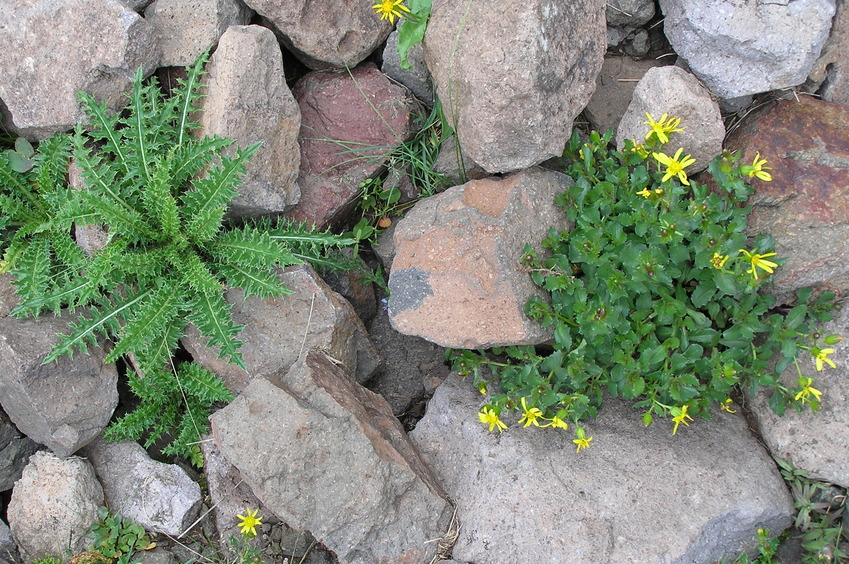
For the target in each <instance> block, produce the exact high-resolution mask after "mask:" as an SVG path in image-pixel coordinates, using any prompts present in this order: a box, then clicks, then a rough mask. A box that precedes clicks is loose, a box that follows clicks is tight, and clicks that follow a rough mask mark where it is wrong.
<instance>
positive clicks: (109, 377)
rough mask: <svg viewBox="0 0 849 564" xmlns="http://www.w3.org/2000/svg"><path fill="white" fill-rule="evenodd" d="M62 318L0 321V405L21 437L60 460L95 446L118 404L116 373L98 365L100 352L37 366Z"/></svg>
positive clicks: (53, 342) (62, 328)
mask: <svg viewBox="0 0 849 564" xmlns="http://www.w3.org/2000/svg"><path fill="white" fill-rule="evenodd" d="M67 318H68V314H65V315H64V316H62V317H58V318H57V317H47V316H45V317H41V318H38V319H17V318H12V317H5V318H2V319H0V404H2V406H3V409H4V410H5V411H6V413H7V414H8V415H9V418H10V419H11V420H12V421H13V422H14V423H15V425H16V426H17V427H18V429H20V430H21V432H23V433H25V434H26V435H27V436H28V437H29V438H30V439H32V440H34V441H35V442H38V443H41V444H43V445H45V446H47V448H49V449H50V450H52V451H53V452H54V453H55V454H56V455H57V456H59V457H61V458H65V457H67V456H70V455H71V454H73V453H74V452H76V451H77V450H78V449H80V448H82V447H83V446H85V445H87V444H88V443H89V442H91V441H92V440H94V438H95V437H96V436H97V435H98V434H100V432H101V431H102V430H103V429H104V428H105V427H106V425H107V424H108V423H109V419H110V418H111V417H112V412H113V411H114V410H115V406H116V405H117V404H118V391H117V384H118V372H117V370H116V368H115V365H114V364H108V365H106V364H103V359H104V357H105V356H106V353H105V352H104V350H103V349H102V347H100V346H94V347H91V346H90V347H89V348H88V352H87V353H86V354H75V355H74V356H73V358H72V357H70V356H67V355H65V356H62V357H60V358H59V359H58V360H56V361H55V362H51V363H50V364H42V361H43V360H44V357H45V356H47V354H48V353H49V352H50V351H51V350H52V349H53V347H54V346H55V345H56V344H57V343H58V342H59V338H58V334H59V333H65V332H67Z"/></svg>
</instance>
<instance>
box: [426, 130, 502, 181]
mask: <svg viewBox="0 0 849 564" xmlns="http://www.w3.org/2000/svg"><path fill="white" fill-rule="evenodd" d="M433 171H434V172H436V173H439V174H441V175H443V176H444V177H445V178H446V179H447V180H448V183H449V184H450V185H452V186H458V185H460V184H465V183H466V182H468V181H469V180H479V179H481V178H487V177H489V176H491V175H490V174H489V173H488V172H487V171H485V170H484V169H483V168H482V167H481V166H480V165H479V164H478V163H476V162H475V161H473V160H472V159H471V157H469V155H468V154H467V153H466V152H465V151H464V150H463V148H462V147H460V146H459V142H458V141H457V137H456V136H454V135H451V136H450V137H448V138H447V139H445V140H444V141H443V142H442V144H441V145H440V146H439V155H437V157H436V162H435V163H433Z"/></svg>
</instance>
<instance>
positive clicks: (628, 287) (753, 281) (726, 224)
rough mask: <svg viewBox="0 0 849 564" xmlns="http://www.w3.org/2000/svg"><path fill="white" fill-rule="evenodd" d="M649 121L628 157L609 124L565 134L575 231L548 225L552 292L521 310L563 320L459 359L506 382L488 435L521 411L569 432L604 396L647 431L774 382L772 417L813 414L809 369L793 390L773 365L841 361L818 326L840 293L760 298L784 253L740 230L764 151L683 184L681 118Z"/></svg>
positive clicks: (486, 411)
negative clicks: (542, 343)
mask: <svg viewBox="0 0 849 564" xmlns="http://www.w3.org/2000/svg"><path fill="white" fill-rule="evenodd" d="M646 123H647V124H649V125H650V126H651V128H652V129H651V130H650V131H649V134H648V135H647V138H646V145H642V144H635V142H632V141H627V142H626V144H625V148H624V150H622V151H616V150H612V149H610V148H609V144H610V139H611V133H607V134H606V135H601V134H599V133H596V132H593V133H592V134H591V135H590V136H589V139H588V140H587V141H586V142H584V141H582V140H581V138H580V137H579V135H578V133H577V132H576V133H575V134H574V135H573V136H572V138H571V139H570V141H569V142H568V145H567V147H566V150H565V152H564V156H563V165H564V167H565V169H566V171H567V173H568V174H569V175H570V176H571V177H572V178H573V180H574V181H575V183H574V185H573V186H572V187H571V188H569V189H568V190H567V191H566V192H564V193H563V194H561V195H560V196H559V197H558V198H557V203H558V204H559V205H560V206H561V207H562V208H563V210H564V213H565V214H566V215H567V217H568V218H569V220H570V221H572V222H574V227H573V228H572V229H567V230H563V231H555V230H552V231H551V232H550V234H549V235H548V237H546V238H545V239H544V240H543V241H542V244H541V246H542V248H543V249H544V251H539V250H536V249H534V248H532V247H531V246H528V247H527V248H526V254H525V261H524V262H525V267H526V268H527V270H528V272H529V273H530V276H531V277H532V279H533V281H534V283H535V284H537V285H538V286H540V287H541V288H543V289H545V290H546V292H547V293H548V294H549V295H550V301H548V300H543V299H539V298H534V299H531V300H530V301H529V302H528V304H527V306H526V313H527V314H528V315H529V316H530V317H531V318H533V319H535V320H537V321H539V322H540V323H541V324H542V325H543V326H545V327H550V328H551V329H552V330H553V335H554V339H553V342H552V344H551V346H550V347H548V348H546V347H539V348H535V347H531V346H523V347H518V346H514V347H505V348H501V349H496V350H493V351H491V352H489V353H487V352H485V351H477V352H476V351H459V350H458V351H454V352H453V353H451V358H452V359H453V361H454V367H455V369H457V370H459V371H460V372H461V373H464V374H469V373H472V374H474V377H475V384H476V385H477V386H478V387H479V389H480V390H481V391H482V392H484V393H485V392H486V390H487V384H489V383H491V382H496V383H497V386H493V387H492V388H493V390H494V393H493V394H492V395H491V396H490V397H489V401H488V403H487V404H486V405H484V406H483V408H482V410H481V412H480V414H479V418H480V420H481V422H482V423H484V424H487V425H489V428H490V430H493V429H494V428H495V427H498V428H499V430H503V429H504V428H505V425H504V424H503V422H501V419H500V415H501V413H502V412H503V411H508V412H509V411H514V410H518V411H519V412H520V413H521V415H522V417H521V419H520V421H519V422H520V423H522V424H524V425H525V426H526V427H527V426H529V425H535V426H541V427H543V426H545V427H547V426H552V427H559V428H564V429H565V428H566V427H567V426H568V424H567V421H569V420H571V421H573V422H575V423H577V422H580V421H582V420H585V419H587V418H592V417H594V416H595V415H596V413H597V411H598V408H599V406H600V405H601V403H602V400H603V397H604V396H605V394H609V395H611V396H614V397H620V398H624V399H626V400H633V401H634V407H635V408H637V409H639V410H641V411H642V412H643V422H644V423H645V424H646V425H649V424H651V423H652V422H653V421H654V420H655V418H656V417H669V418H671V419H672V422H673V423H674V426H673V429H672V432H673V434H674V433H675V432H677V431H678V428H679V425H680V424H682V423H683V424H684V425H687V424H688V421H692V417H693V416H701V417H709V416H710V414H711V407H712V406H714V405H718V406H720V407H722V408H724V409H728V410H730V405H731V394H732V392H733V391H734V390H735V389H739V388H743V389H745V390H747V391H751V392H754V391H756V390H757V389H758V388H761V387H764V388H767V389H769V390H771V395H770V398H769V403H770V405H771V406H772V408H773V409H774V410H775V411H776V412H778V413H782V412H783V411H784V410H785V409H786V408H787V407H788V406H790V405H795V406H796V407H798V408H801V407H802V406H804V405H806V404H807V405H809V406H810V407H811V408H812V409H815V410H816V409H818V408H819V400H820V392H819V391H818V390H816V388H813V387H812V386H813V383H814V380H813V379H812V378H811V379H809V378H805V377H803V376H802V375H801V372H800V374H799V379H798V381H797V382H796V384H797V385H796V386H789V387H788V386H785V385H783V384H782V383H781V382H779V375H780V374H781V373H782V372H783V371H784V369H785V368H787V367H788V366H790V365H791V364H793V363H794V362H795V363H798V362H799V360H798V359H799V358H800V357H801V358H802V359H804V358H805V357H807V358H808V359H809V360H815V361H816V364H817V369H818V370H821V369H822V368H823V363H826V364H829V365H832V366H833V362H832V361H831V360H830V359H828V354H830V353H832V352H834V351H833V350H832V349H830V348H827V347H828V346H829V345H832V344H834V343H836V342H837V341H838V340H839V339H840V338H839V337H837V336H835V335H829V336H826V337H823V336H821V335H820V334H819V333H818V332H817V331H816V329H815V324H816V323H817V322H820V321H824V320H828V319H830V318H831V316H830V313H829V311H830V310H831V308H832V300H833V298H834V296H833V294H831V293H828V292H826V293H822V294H820V295H819V296H816V297H815V296H813V295H812V292H811V291H810V289H805V290H802V291H800V292H798V294H797V300H796V303H795V304H793V306H792V307H786V308H775V300H774V298H773V297H772V296H770V295H768V294H762V293H760V292H759V290H760V288H761V285H762V284H763V282H764V281H765V280H766V277H767V276H769V273H771V272H772V271H773V270H774V268H776V267H778V263H780V262H782V261H781V260H779V259H776V258H775V256H774V255H775V253H774V252H772V251H771V247H772V239H771V238H770V237H769V236H767V235H759V236H757V237H755V238H754V240H752V241H750V240H749V239H748V238H747V235H746V232H745V230H746V225H747V223H746V217H747V214H748V213H749V211H750V208H749V207H747V206H746V205H745V202H746V200H747V199H748V197H749V196H750V195H751V194H752V192H753V189H752V187H751V185H750V184H749V183H748V182H747V180H748V179H749V178H752V177H757V178H759V179H761V180H764V181H766V180H771V177H770V175H769V173H768V172H766V171H767V170H769V168H768V167H766V166H764V165H765V164H766V161H765V160H764V159H760V155H757V156H756V158H755V161H754V162H753V163H752V164H751V165H749V164H742V163H740V162H739V158H738V156H737V155H735V154H732V153H730V152H728V151H726V152H724V153H723V154H722V155H721V156H720V157H718V158H717V159H715V160H714V161H713V162H711V163H710V165H709V167H708V170H709V173H710V174H711V175H712V177H713V179H714V181H715V185H716V188H715V189H709V188H708V186H706V185H705V184H700V183H697V182H695V181H693V180H692V179H688V178H687V175H686V172H685V169H686V167H687V166H689V165H690V164H692V162H693V160H692V159H691V158H690V156H689V155H686V156H682V150H681V149H679V150H678V151H677V152H676V153H675V155H674V156H671V157H670V156H669V155H667V154H665V153H664V152H663V146H664V145H665V144H666V143H667V142H668V141H669V136H670V135H671V134H673V133H675V132H676V131H680V129H678V127H677V126H678V124H679V121H678V120H677V119H671V120H667V117H666V116H665V115H664V116H663V118H661V120H660V121H658V122H656V121H654V120H653V119H652V118H651V117H650V116H649V121H648V122H646ZM770 258H772V259H773V260H776V261H777V262H773V261H772V260H770ZM483 368H486V370H482V369H483ZM576 433H577V438H576V439H575V440H574V442H575V443H576V444H577V446H578V450H580V449H581V448H586V447H588V446H589V441H590V440H591V437H590V438H587V436H586V432H585V430H584V429H583V428H582V427H581V426H580V425H576Z"/></svg>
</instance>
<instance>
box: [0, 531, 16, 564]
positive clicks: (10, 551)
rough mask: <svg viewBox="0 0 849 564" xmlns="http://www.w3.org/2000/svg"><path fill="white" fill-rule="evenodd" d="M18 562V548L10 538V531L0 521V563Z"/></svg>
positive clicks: (14, 563)
mask: <svg viewBox="0 0 849 564" xmlns="http://www.w3.org/2000/svg"><path fill="white" fill-rule="evenodd" d="M20 561H21V557H20V555H19V554H18V546H17V545H16V544H15V539H14V538H12V529H10V528H9V525H7V524H6V523H5V522H4V521H0V563H2V564H16V563H18V562H20Z"/></svg>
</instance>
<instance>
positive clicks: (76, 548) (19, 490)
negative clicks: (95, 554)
mask: <svg viewBox="0 0 849 564" xmlns="http://www.w3.org/2000/svg"><path fill="white" fill-rule="evenodd" d="M102 505H103V488H102V487H101V486H100V483H98V481H97V478H96V477H95V475H94V470H93V469H92V467H91V465H90V464H89V463H88V462H86V461H85V460H82V459H80V458H68V459H66V460H60V459H59V458H57V457H56V456H54V455H52V454H50V453H48V452H44V451H42V452H38V453H36V454H34V455H33V456H32V458H31V459H30V462H29V464H28V465H27V467H26V468H25V469H24V473H23V476H22V477H21V479H20V480H19V481H18V483H17V484H15V488H14V489H13V490H12V499H11V500H10V501H9V507H8V509H7V514H8V517H9V527H10V528H11V529H12V536H13V537H14V538H15V542H16V543H17V545H18V548H19V549H20V551H21V555H22V556H23V557H24V562H26V563H27V564H29V563H31V562H33V561H34V560H37V559H39V558H44V557H46V556H57V555H61V554H66V551H67V550H70V551H71V553H72V554H76V553H78V552H82V551H84V550H86V549H87V548H88V547H89V539H88V533H89V531H90V527H91V525H92V524H93V523H94V522H95V521H96V520H97V510H98V508H99V507H101V506H102Z"/></svg>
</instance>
